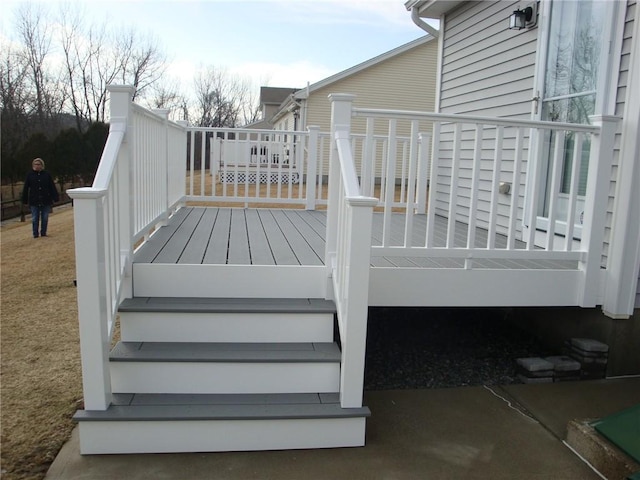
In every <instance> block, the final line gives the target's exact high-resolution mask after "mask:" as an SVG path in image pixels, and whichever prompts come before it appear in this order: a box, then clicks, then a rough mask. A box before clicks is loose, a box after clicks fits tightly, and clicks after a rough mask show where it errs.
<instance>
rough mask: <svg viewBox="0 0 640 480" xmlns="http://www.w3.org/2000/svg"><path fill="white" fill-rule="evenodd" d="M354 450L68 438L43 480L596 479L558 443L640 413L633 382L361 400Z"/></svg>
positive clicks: (405, 393)
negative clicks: (108, 447)
mask: <svg viewBox="0 0 640 480" xmlns="http://www.w3.org/2000/svg"><path fill="white" fill-rule="evenodd" d="M365 403H366V405H367V406H369V408H370V409H371V412H372V416H371V418H369V419H368V421H367V445H366V446H365V447H363V448H345V449H330V450H294V451H272V452H237V453H236V452H231V453H205V454H200V453H193V454H158V455H103V456H85V457H83V456H81V455H80V454H79V448H78V435H77V429H76V430H75V431H74V434H73V437H72V439H71V440H70V441H69V442H68V443H67V444H66V445H65V446H64V447H63V449H62V450H61V452H60V454H59V455H58V457H57V458H56V460H55V461H54V463H53V465H52V466H51V468H50V470H49V472H48V474H47V476H46V480H63V479H64V480H80V479H82V480H97V479H105V480H106V479H109V480H119V479H122V480H124V479H126V480H142V479H145V480H148V479H153V480H165V479H166V480H174V479H175V480H196V479H197V480H199V479H212V480H222V479H224V480H235V479H238V480H240V479H242V480H247V479H260V480H269V479H273V480H276V479H277V480H287V479H296V480H297V479H303V480H315V479H323V480H324V479H348V480H359V479H385V480H386V479H398V480H400V479H402V480H404V479H430V480H431V479H466V480H468V479H492V480H500V479H505V480H506V479H509V480H513V479H525V480H526V479H531V480H534V479H535V480H542V479H545V480H552V479H553V480H558V479H561V480H573V479H575V480H589V479H600V478H603V477H602V476H601V475H600V474H599V473H597V472H596V471H594V470H593V469H592V468H591V467H590V466H589V465H587V464H586V463H585V462H584V461H583V460H581V459H580V458H579V457H578V456H577V455H576V454H575V453H574V452H573V451H572V450H571V449H570V448H569V447H568V446H566V445H565V443H563V440H564V439H565V436H566V428H567V424H568V422H570V421H571V420H576V419H577V420H581V419H595V418H602V417H604V416H607V415H610V414H612V413H616V412H617V411H620V410H623V409H625V408H628V407H630V406H633V405H635V404H637V403H640V378H638V377H636V378H625V379H609V380H593V381H581V382H564V383H553V384H537V385H510V386H500V387H497V386H492V387H462V388H449V389H435V390H393V391H374V392H366V394H365Z"/></svg>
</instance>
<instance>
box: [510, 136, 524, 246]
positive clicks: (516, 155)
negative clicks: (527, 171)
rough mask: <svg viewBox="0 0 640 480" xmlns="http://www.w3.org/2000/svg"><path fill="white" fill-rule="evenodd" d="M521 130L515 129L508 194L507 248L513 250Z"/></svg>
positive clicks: (521, 148)
mask: <svg viewBox="0 0 640 480" xmlns="http://www.w3.org/2000/svg"><path fill="white" fill-rule="evenodd" d="M522 150H523V131H522V128H517V129H516V144H515V150H514V152H513V156H514V157H513V177H512V183H511V189H510V191H509V194H510V196H511V206H510V208H509V233H508V236H507V249H509V250H513V249H514V248H515V244H516V222H517V220H518V199H519V195H520V174H521V171H522V154H523V151H522Z"/></svg>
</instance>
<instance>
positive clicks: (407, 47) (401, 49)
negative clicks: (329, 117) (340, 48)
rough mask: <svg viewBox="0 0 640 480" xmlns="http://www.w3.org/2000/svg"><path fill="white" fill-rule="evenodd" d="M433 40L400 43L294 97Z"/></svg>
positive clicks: (295, 97) (301, 96)
mask: <svg viewBox="0 0 640 480" xmlns="http://www.w3.org/2000/svg"><path fill="white" fill-rule="evenodd" d="M432 40H434V37H432V36H431V35H424V36H422V37H420V38H417V39H416V40H413V41H411V42H409V43H405V44H404V45H401V46H399V47H397V48H394V49H393V50H389V51H388V52H386V53H383V54H381V55H378V56H377V57H373V58H372V59H370V60H367V61H366V62H362V63H359V64H358V65H355V66H353V67H351V68H348V69H346V70H343V71H342V72H338V73H336V74H335V75H332V76H330V77H327V78H325V79H324V80H320V81H319V82H316V83H314V84H311V85H309V86H308V87H307V88H303V89H301V90H298V91H297V92H295V94H294V99H305V98H307V97H308V96H309V94H310V93H311V92H313V91H315V90H319V89H321V88H324V87H326V86H327V85H331V84H332V83H334V82H337V81H339V80H342V79H344V78H347V77H349V76H351V75H354V74H356V73H358V72H361V71H363V70H365V69H367V68H369V67H372V66H374V65H377V64H379V63H382V62H384V61H385V60H388V59H389V58H392V57H395V56H396V55H400V54H402V53H404V52H406V51H408V50H411V49H412V48H415V47H418V46H420V45H424V44H425V43H427V42H430V41H432ZM285 104H286V101H285V102H283V104H281V105H280V107H281V108H282V107H284V105H285Z"/></svg>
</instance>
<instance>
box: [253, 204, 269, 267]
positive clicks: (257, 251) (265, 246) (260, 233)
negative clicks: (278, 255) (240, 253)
mask: <svg viewBox="0 0 640 480" xmlns="http://www.w3.org/2000/svg"><path fill="white" fill-rule="evenodd" d="M246 218H247V232H248V235H249V237H248V239H249V249H250V254H251V263H252V264H253V265H275V263H276V261H275V260H274V258H273V253H272V252H271V247H270V246H269V240H268V239H267V234H266V233H265V231H264V227H263V226H262V221H261V220H260V216H259V215H258V211H257V210H255V209H252V210H246Z"/></svg>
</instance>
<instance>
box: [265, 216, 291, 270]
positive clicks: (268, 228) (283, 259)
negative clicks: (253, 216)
mask: <svg viewBox="0 0 640 480" xmlns="http://www.w3.org/2000/svg"><path fill="white" fill-rule="evenodd" d="M259 212H260V219H261V220H262V225H263V227H264V231H265V233H266V234H267V237H268V238H269V245H270V246H271V252H272V253H273V258H274V259H275V261H276V264H277V265H300V263H299V262H298V259H297V258H296V256H295V254H294V253H293V250H291V247H290V246H289V243H288V242H287V237H285V235H284V233H283V232H282V230H281V228H280V226H279V225H278V222H276V219H275V218H274V216H273V213H272V212H271V211H270V210H260V211H259Z"/></svg>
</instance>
